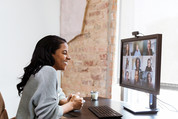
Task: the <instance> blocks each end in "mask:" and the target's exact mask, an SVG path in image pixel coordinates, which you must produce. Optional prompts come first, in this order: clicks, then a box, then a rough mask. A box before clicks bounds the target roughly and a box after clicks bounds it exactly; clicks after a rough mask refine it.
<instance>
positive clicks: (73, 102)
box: [62, 95, 83, 114]
mask: <svg viewBox="0 0 178 119" xmlns="http://www.w3.org/2000/svg"><path fill="white" fill-rule="evenodd" d="M82 104H83V99H82V98H79V97H78V96H76V95H74V96H72V97H71V99H70V101H69V102H67V103H65V104H64V105H62V108H63V114H65V113H67V112H69V111H72V110H74V109H78V110H79V109H81V107H82Z"/></svg>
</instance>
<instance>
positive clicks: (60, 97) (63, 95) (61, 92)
mask: <svg viewBox="0 0 178 119" xmlns="http://www.w3.org/2000/svg"><path fill="white" fill-rule="evenodd" d="M58 97H59V101H60V100H62V99H66V95H65V94H64V92H63V91H62V89H61V88H59V90H58Z"/></svg>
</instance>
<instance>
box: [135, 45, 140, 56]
mask: <svg viewBox="0 0 178 119" xmlns="http://www.w3.org/2000/svg"><path fill="white" fill-rule="evenodd" d="M134 56H141V53H140V49H139V46H138V44H136V50H135V53H134Z"/></svg>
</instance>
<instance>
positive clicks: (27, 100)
mask: <svg viewBox="0 0 178 119" xmlns="http://www.w3.org/2000/svg"><path fill="white" fill-rule="evenodd" d="M61 99H65V94H64V93H63V92H62V89H61V88H58V82H57V74H56V70H55V69H54V68H53V67H51V66H43V68H42V69H41V70H40V71H39V72H38V73H36V74H35V75H31V77H30V79H29V80H28V82H27V84H26V85H25V87H24V89H23V93H22V97H21V100H20V104H19V108H18V111H17V115H16V119H59V118H60V117H61V116H62V115H63V109H62V107H61V106H59V100H61Z"/></svg>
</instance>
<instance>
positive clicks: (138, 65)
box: [135, 57, 141, 71]
mask: <svg viewBox="0 0 178 119" xmlns="http://www.w3.org/2000/svg"><path fill="white" fill-rule="evenodd" d="M140 66H141V61H140V58H138V57H137V58H136V60H135V70H137V71H141V69H140Z"/></svg>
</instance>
